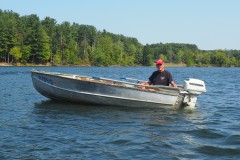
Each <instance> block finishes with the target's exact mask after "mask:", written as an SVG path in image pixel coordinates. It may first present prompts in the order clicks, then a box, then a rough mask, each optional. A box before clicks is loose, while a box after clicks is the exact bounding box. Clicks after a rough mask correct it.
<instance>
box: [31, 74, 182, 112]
mask: <svg viewBox="0 0 240 160" xmlns="http://www.w3.org/2000/svg"><path fill="white" fill-rule="evenodd" d="M32 81H33V86H34V87H35V89H36V90H37V91H38V92H39V93H41V94H42V95H43V96H45V97H48V98H50V99H58V100H68V101H73V102H79V103H91V104H100V105H111V106H127V107H169V106H170V107H173V108H179V107H180V106H181V105H182V101H183V98H184V96H183V95H181V94H180V90H179V89H173V88H172V87H169V90H166V87H165V88H164V89H163V91H164V92H162V93H161V89H160V91H159V92H157V93H156V92H153V91H149V90H142V89H139V88H137V87H134V86H133V85H128V84H119V83H117V84H115V83H113V82H112V83H105V82H104V81H101V80H96V79H92V78H89V80H86V78H85V79H84V80H82V78H79V77H78V76H75V75H64V74H60V73H51V72H42V71H32Z"/></svg>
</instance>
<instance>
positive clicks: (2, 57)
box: [0, 9, 240, 67]
mask: <svg viewBox="0 0 240 160" xmlns="http://www.w3.org/2000/svg"><path fill="white" fill-rule="evenodd" d="M0 26H1V27H0V66H153V65H154V63H153V62H154V60H156V59H159V58H160V59H163V60H164V61H165V63H166V66H173V67H185V66H187V67H190V66H197V67H211V66H217V67H240V50H234V49H232V50H227V49H225V50H221V49H216V50H200V49H199V48H198V47H197V45H195V44H184V43H161V42H160V43H156V44H146V45H143V44H141V43H140V42H139V41H138V39H136V38H133V37H126V36H124V35H119V34H114V33H110V32H107V31H106V30H105V29H104V30H103V31H99V30H97V28H96V27H94V26H91V25H83V24H78V23H70V22H67V21H65V22H62V23H61V24H58V23H57V21H56V20H55V19H53V18H50V17H45V18H44V19H43V20H40V18H39V17H38V16H37V15H36V14H31V15H25V16H20V15H19V14H18V13H15V12H13V11H3V10H1V9H0ZM159 32H162V31H161V30H159Z"/></svg>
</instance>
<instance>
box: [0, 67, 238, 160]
mask: <svg viewBox="0 0 240 160" xmlns="http://www.w3.org/2000/svg"><path fill="white" fill-rule="evenodd" d="M31 69H37V70H45V71H54V72H63V73H74V74H80V75H88V76H101V77H107V78H114V79H119V78H120V77H133V78H137V79H142V80H147V79H148V77H149V76H150V74H151V73H152V72H153V71H154V70H155V68H154V67H0V159H240V111H239V110H240V98H239V96H240V83H239V79H240V68H166V70H168V71H170V72H171V73H172V75H173V78H174V80H175V82H177V83H178V84H183V80H184V79H186V78H189V77H190V78H198V79H201V80H204V81H205V83H206V87H207V93H204V94H202V95H200V96H199V98H198V103H197V107H196V109H194V110H189V109H181V110H173V109H158V108H151V109H150V108H130V107H116V106H101V107H100V106H96V105H94V106H93V105H81V104H73V103H67V102H64V103H63V102H55V101H52V100H48V99H47V98H45V97H43V96H42V95H40V94H39V93H38V92H37V91H36V90H35V89H34V88H33V86H32V81H31V75H30V70H31Z"/></svg>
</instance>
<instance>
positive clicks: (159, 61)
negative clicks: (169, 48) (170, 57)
mask: <svg viewBox="0 0 240 160" xmlns="http://www.w3.org/2000/svg"><path fill="white" fill-rule="evenodd" d="M154 63H155V64H156V65H159V64H160V65H162V64H163V63H164V62H163V60H161V59H157V60H156V61H155V62H154Z"/></svg>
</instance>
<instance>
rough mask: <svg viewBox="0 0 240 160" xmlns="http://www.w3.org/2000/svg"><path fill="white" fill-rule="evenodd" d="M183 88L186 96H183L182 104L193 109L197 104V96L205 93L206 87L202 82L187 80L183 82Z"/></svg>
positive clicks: (192, 79)
mask: <svg viewBox="0 0 240 160" xmlns="http://www.w3.org/2000/svg"><path fill="white" fill-rule="evenodd" d="M184 82H185V83H184V85H183V88H184V90H185V91H187V93H188V94H187V95H185V98H184V103H186V104H187V105H188V106H191V107H194V106H195V105H196V102H197V96H198V95H200V94H201V93H203V92H206V86H205V83H204V81H202V80H199V79H194V78H189V79H187V80H185V81H184Z"/></svg>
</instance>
